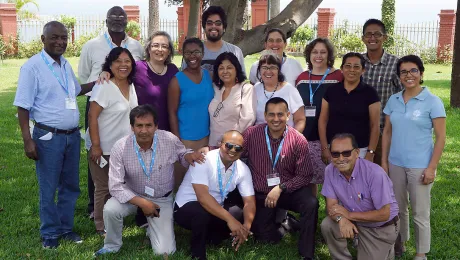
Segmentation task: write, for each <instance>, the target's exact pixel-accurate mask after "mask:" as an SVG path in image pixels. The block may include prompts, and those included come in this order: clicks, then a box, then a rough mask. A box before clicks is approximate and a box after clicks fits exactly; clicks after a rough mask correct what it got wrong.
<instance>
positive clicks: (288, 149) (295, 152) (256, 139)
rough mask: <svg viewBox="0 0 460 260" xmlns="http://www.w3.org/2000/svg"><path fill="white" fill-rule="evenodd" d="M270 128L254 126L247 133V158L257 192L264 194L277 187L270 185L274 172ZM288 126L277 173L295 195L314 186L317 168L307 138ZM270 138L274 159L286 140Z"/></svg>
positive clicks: (245, 142) (245, 139) (245, 152)
mask: <svg viewBox="0 0 460 260" xmlns="http://www.w3.org/2000/svg"><path fill="white" fill-rule="evenodd" d="M266 125H267V124H260V125H256V126H252V127H250V128H248V129H247V130H246V131H245V132H244V134H243V138H244V147H245V151H244V153H243V157H247V158H248V166H249V169H250V170H251V173H252V182H253V184H254V190H255V191H256V192H261V193H264V194H267V193H269V192H270V191H271V189H272V188H273V187H269V186H268V183H267V174H269V173H272V171H273V170H272V162H271V160H270V156H269V153H268V148H267V144H266V139H265V126H266ZM287 127H288V133H287V134H286V136H285V137H284V138H285V140H284V144H283V148H282V150H281V154H280V157H279V160H278V163H277V164H276V167H275V171H276V172H277V173H279V174H280V183H284V184H285V185H286V187H287V192H293V191H296V190H298V189H300V188H302V187H304V186H306V185H308V184H309V183H310V181H311V179H312V177H313V166H312V163H311V161H310V156H308V153H309V151H308V142H307V139H305V137H304V136H303V135H302V134H301V133H299V132H297V130H295V129H294V128H292V127H290V126H287ZM268 135H269V140H270V147H271V149H272V155H273V160H274V159H275V156H276V152H277V151H278V147H279V145H280V143H281V140H282V139H281V138H280V139H277V140H275V139H273V138H271V136H270V133H269V134H268Z"/></svg>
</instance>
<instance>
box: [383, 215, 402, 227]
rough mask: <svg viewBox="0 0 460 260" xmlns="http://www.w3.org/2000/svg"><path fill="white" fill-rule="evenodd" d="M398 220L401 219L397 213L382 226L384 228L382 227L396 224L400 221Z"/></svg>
mask: <svg viewBox="0 0 460 260" xmlns="http://www.w3.org/2000/svg"><path fill="white" fill-rule="evenodd" d="M398 220H399V216H398V215H396V216H395V217H394V218H393V219H392V220H390V221H388V222H387V223H385V224H383V225H381V226H380V227H381V228H382V227H387V226H389V225H396V223H397V222H398Z"/></svg>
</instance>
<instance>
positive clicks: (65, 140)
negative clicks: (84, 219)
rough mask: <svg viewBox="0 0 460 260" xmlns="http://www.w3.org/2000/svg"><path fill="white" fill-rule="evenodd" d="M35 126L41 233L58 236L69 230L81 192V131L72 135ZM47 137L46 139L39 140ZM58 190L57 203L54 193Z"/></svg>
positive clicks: (45, 236) (44, 235) (42, 235)
mask: <svg viewBox="0 0 460 260" xmlns="http://www.w3.org/2000/svg"><path fill="white" fill-rule="evenodd" d="M48 133H49V132H48V131H46V130H43V129H40V128H38V127H35V128H34V132H33V139H34V141H35V144H36V145H37V154H38V157H39V159H38V160H37V161H36V162H35V166H36V171H37V179H38V186H39V196H40V198H39V203H40V205H39V207H40V222H41V225H40V235H41V237H42V238H45V239H52V238H58V237H59V236H60V235H62V234H64V233H67V232H70V231H72V228H73V219H74V212H75V204H76V202H77V198H78V195H79V194H80V187H79V177H78V173H79V164H80V141H81V140H80V131H76V132H74V133H72V134H69V135H65V134H54V133H53V134H52V137H51V139H49V138H45V137H44V136H45V135H46V134H48ZM41 137H43V138H42V139H49V140H40V138H41ZM56 190H57V191H58V193H57V203H55V196H56Z"/></svg>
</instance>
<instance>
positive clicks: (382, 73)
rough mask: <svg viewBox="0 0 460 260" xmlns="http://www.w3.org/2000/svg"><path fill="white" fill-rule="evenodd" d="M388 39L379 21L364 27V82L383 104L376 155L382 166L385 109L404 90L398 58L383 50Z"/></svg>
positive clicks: (371, 21) (368, 23) (374, 152)
mask: <svg viewBox="0 0 460 260" xmlns="http://www.w3.org/2000/svg"><path fill="white" fill-rule="evenodd" d="M387 39H388V36H387V34H386V29H385V25H384V24H383V23H382V21H380V20H378V19H369V20H367V21H366V23H365V24H364V26H363V36H362V41H363V42H364V44H365V45H366V49H367V52H366V53H363V56H364V59H365V61H366V66H365V72H364V74H363V82H364V83H366V84H368V85H370V86H372V87H374V88H375V89H376V90H377V93H378V95H379V97H380V102H381V104H382V106H381V109H380V138H379V142H378V144H377V148H376V149H375V151H373V150H369V151H368V153H372V154H374V155H375V156H374V162H375V163H377V164H379V165H380V164H381V159H382V135H381V133H382V130H383V127H384V124H385V114H384V113H383V109H384V108H385V105H386V103H387V101H388V99H389V98H390V96H391V95H393V94H395V93H397V92H399V91H401V90H402V85H401V81H400V80H399V77H398V75H397V74H396V64H397V63H398V60H399V59H398V57H396V56H395V55H392V54H389V53H388V52H386V51H385V50H384V49H383V43H384V42H385V41H386V40H387Z"/></svg>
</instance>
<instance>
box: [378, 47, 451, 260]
mask: <svg viewBox="0 0 460 260" xmlns="http://www.w3.org/2000/svg"><path fill="white" fill-rule="evenodd" d="M424 71H425V68H424V66H423V62H422V60H421V59H420V58H419V57H418V56H415V55H409V56H405V57H402V58H401V59H399V61H398V64H397V67H396V72H397V74H398V76H399V78H400V80H401V83H402V85H403V86H404V90H403V91H401V92H399V93H396V94H394V95H392V96H391V97H390V99H389V100H388V103H387V104H386V106H385V109H384V110H383V112H384V113H385V128H384V129H383V137H382V167H383V168H384V170H385V171H386V172H387V173H389V175H390V179H391V180H392V182H393V187H394V190H395V196H396V200H397V201H398V205H399V217H400V218H401V229H400V232H399V233H400V237H398V240H399V241H398V240H397V242H396V244H395V253H396V254H398V255H401V254H402V253H403V252H404V251H405V248H404V242H405V241H408V240H409V211H408V201H409V200H410V205H411V209H412V214H413V217H414V228H415V247H416V256H415V258H414V259H415V260H423V259H427V258H426V255H425V254H426V253H428V252H429V251H430V242H431V228H430V207H431V206H430V200H431V188H432V186H433V182H434V180H435V178H436V168H437V166H438V163H439V160H440V158H441V154H442V150H443V149H444V145H445V143H446V111H445V110H444V105H443V103H442V101H441V99H440V98H439V97H437V96H435V95H433V94H432V93H431V92H430V91H429V90H428V88H427V87H424V86H422V85H421V84H422V83H423V80H422V78H423V73H424ZM433 129H434V134H435V138H436V141H435V142H434V145H433Z"/></svg>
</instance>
